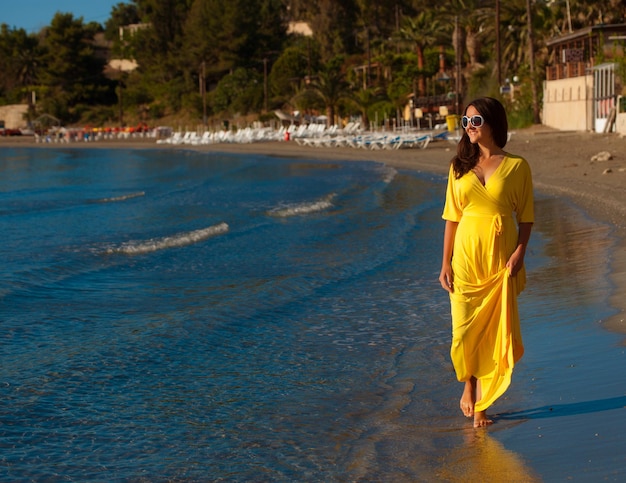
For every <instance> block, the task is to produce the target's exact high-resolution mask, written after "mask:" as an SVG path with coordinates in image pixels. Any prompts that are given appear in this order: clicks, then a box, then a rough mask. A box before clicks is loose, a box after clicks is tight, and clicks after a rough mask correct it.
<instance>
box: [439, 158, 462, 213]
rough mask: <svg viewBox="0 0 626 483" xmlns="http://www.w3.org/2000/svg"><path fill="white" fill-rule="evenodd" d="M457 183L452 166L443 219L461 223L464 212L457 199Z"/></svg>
mask: <svg viewBox="0 0 626 483" xmlns="http://www.w3.org/2000/svg"><path fill="white" fill-rule="evenodd" d="M456 181H457V180H456V177H455V176H454V170H453V169H452V166H450V172H449V173H448V187H447V188H446V203H445V205H444V207H443V215H442V216H441V217H442V218H443V219H444V220H448V221H455V222H459V221H461V216H462V215H463V210H462V208H461V205H460V203H459V200H458V198H457V190H456Z"/></svg>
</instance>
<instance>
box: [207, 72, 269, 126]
mask: <svg viewBox="0 0 626 483" xmlns="http://www.w3.org/2000/svg"><path fill="white" fill-rule="evenodd" d="M211 100H212V105H213V110H214V111H215V112H217V113H225V112H227V113H229V114H231V115H232V114H248V113H249V112H255V111H257V112H258V111H259V110H260V109H261V106H262V104H263V79H262V78H261V76H260V75H259V74H258V73H257V72H256V71H254V70H252V69H244V68H242V67H240V68H238V69H235V71H234V72H233V73H232V74H228V75H227V76H225V77H224V78H222V80H221V81H220V82H219V84H218V85H217V88H216V89H215V91H214V92H212V95H211Z"/></svg>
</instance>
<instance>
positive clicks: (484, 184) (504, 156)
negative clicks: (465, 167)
mask: <svg viewBox="0 0 626 483" xmlns="http://www.w3.org/2000/svg"><path fill="white" fill-rule="evenodd" d="M507 157H508V155H507V154H506V153H504V154H503V155H502V161H500V164H498V166H497V167H496V169H495V170H494V171H493V173H491V176H489V178H486V179H485V182H484V183H483V182H482V180H481V179H480V176H478V174H477V173H476V171H474V170H473V169H472V174H473V175H474V176H475V177H476V181H478V184H479V185H481V186H482V187H483V188H485V189H486V188H487V183H489V180H490V179H491V178H493V177H494V176H495V174H496V173H497V172H498V171H499V170H500V166H502V165H503V164H504V161H505V160H506V158H507Z"/></svg>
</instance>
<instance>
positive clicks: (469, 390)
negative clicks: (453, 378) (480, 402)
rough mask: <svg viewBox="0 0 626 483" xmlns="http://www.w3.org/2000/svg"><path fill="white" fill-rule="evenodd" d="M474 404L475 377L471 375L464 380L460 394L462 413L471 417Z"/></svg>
mask: <svg viewBox="0 0 626 483" xmlns="http://www.w3.org/2000/svg"><path fill="white" fill-rule="evenodd" d="M475 404H476V378H475V377H474V376H472V377H471V378H470V379H469V380H467V381H465V388H464V389H463V395H462V396H461V411H462V412H463V414H464V415H465V416H466V417H468V418H471V417H472V416H474V405H475Z"/></svg>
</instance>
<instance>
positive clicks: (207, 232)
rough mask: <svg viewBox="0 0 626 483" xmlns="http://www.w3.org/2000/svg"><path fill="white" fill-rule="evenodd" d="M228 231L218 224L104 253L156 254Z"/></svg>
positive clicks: (226, 225) (134, 243)
mask: <svg viewBox="0 0 626 483" xmlns="http://www.w3.org/2000/svg"><path fill="white" fill-rule="evenodd" d="M228 230H229V226H228V224H227V223H219V224H217V225H213V226H209V227H207V228H202V229H200V230H194V231H188V232H184V233H179V234H176V235H173V236H166V237H163V238H153V239H150V240H147V241H131V242H126V243H123V244H121V245H120V246H117V247H112V248H109V249H107V251H106V252H107V253H108V254H113V253H122V254H124V255H143V254H145V253H150V252H156V251H158V250H165V249H168V248H178V247H183V246H186V245H192V244H194V243H197V242H200V241H202V240H206V239H207V238H211V237H213V236H217V235H222V234H224V233H226V232H227V231H228Z"/></svg>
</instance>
